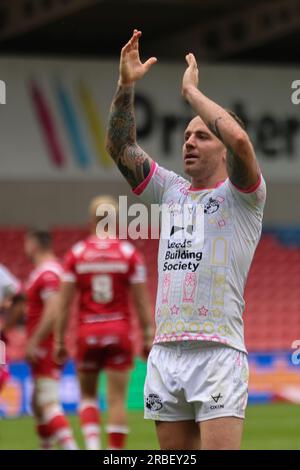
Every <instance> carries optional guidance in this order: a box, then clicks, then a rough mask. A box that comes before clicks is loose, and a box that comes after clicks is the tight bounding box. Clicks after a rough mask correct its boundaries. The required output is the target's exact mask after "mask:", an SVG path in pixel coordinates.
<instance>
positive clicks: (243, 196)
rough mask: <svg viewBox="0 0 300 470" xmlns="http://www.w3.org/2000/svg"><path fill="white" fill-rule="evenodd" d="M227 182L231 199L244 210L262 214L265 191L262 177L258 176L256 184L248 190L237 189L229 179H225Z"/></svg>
mask: <svg viewBox="0 0 300 470" xmlns="http://www.w3.org/2000/svg"><path fill="white" fill-rule="evenodd" d="M227 182H228V187H229V188H230V190H231V193H232V195H233V197H234V198H235V199H236V200H238V201H239V202H240V203H241V204H242V205H243V206H244V207H245V208H246V209H249V210H252V211H254V212H261V213H262V212H263V209H264V206H265V202H266V195H267V190H266V183H265V180H264V178H263V176H262V175H260V177H259V180H258V182H257V183H256V184H255V185H254V186H252V187H250V188H248V189H239V188H238V187H237V186H235V185H234V184H233V183H232V182H231V181H230V180H229V178H228V179H227Z"/></svg>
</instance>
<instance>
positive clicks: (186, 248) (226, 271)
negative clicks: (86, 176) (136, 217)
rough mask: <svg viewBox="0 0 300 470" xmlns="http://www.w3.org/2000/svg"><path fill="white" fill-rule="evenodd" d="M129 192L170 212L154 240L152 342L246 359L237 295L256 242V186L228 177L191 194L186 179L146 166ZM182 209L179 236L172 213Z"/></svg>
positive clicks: (260, 188)
mask: <svg viewBox="0 0 300 470" xmlns="http://www.w3.org/2000/svg"><path fill="white" fill-rule="evenodd" d="M134 193H135V194H137V195H141V197H142V199H143V201H144V202H146V203H150V204H155V203H156V204H166V205H167V207H168V208H169V213H170V214H169V216H168V217H170V221H171V225H170V234H169V237H168V238H167V237H165V239H163V238H162V235H161V237H160V243H159V252H158V289H157V298H156V310H155V320H156V334H155V340H154V343H163V342H170V341H186V340H200V341H215V342H218V343H223V344H225V345H228V346H230V347H233V348H236V349H238V350H240V351H244V352H247V351H246V348H245V344H244V327H243V311H244V307H245V302H244V298H243V294H244V287H245V283H246V279H247V275H248V271H249V268H250V264H251V261H252V258H253V255H254V252H255V249H256V246H257V244H258V241H259V239H260V236H261V229H262V217H263V208H264V205H265V199H266V185H265V182H264V179H263V178H262V177H260V179H259V181H258V183H257V184H256V185H255V186H253V187H252V188H249V189H248V190H247V191H241V190H239V189H237V188H236V187H235V186H234V185H233V184H232V183H231V182H230V180H229V179H228V178H227V179H226V180H225V181H223V182H221V183H219V185H218V186H217V187H216V188H213V189H212V188H210V189H192V188H191V185H190V182H188V181H187V180H186V179H184V178H182V177H181V176H178V175H177V174H175V173H173V172H172V171H168V170H166V169H165V168H162V167H160V166H158V165H157V164H156V163H153V165H152V168H151V172H150V174H149V175H148V177H147V178H146V179H145V181H143V182H142V183H141V184H140V185H139V186H138V187H137V188H136V189H135V190H134ZM199 204H202V205H203V206H201V207H202V208H203V211H202V213H203V217H202V220H203V219H204V220H203V227H204V238H202V237H201V234H200V233H199V234H197V233H195V232H196V230H198V231H200V230H201V223H200V224H198V225H197V223H196V222H197V220H198V221H199V218H200V216H199V212H197V220H196V219H195V214H196V210H197V206H199ZM185 205H186V206H185ZM184 206H185V207H186V208H187V207H188V208H189V209H188V210H189V211H190V213H191V214H192V219H191V220H192V221H191V222H188V223H190V225H189V226H188V227H185V230H183V228H184V227H183V226H182V225H180V223H178V207H182V208H183V207H184ZM165 207H166V206H165ZM174 208H175V209H174ZM176 214H177V218H176ZM162 223H163V221H162ZM195 227H196V230H195ZM193 231H194V233H193V234H192V236H191V237H190V236H189V233H190V232H193ZM198 235H199V236H198ZM180 237H181V238H180Z"/></svg>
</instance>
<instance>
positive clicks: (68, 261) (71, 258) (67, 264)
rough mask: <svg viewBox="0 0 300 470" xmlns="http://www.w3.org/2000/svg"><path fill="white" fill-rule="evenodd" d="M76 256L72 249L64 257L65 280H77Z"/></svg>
mask: <svg viewBox="0 0 300 470" xmlns="http://www.w3.org/2000/svg"><path fill="white" fill-rule="evenodd" d="M75 263H76V258H75V255H74V253H73V251H72V250H70V251H69V252H68V253H67V254H66V256H65V259H64V263H63V274H62V280H63V281H64V282H76V271H75Z"/></svg>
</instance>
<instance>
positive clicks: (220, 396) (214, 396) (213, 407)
mask: <svg viewBox="0 0 300 470" xmlns="http://www.w3.org/2000/svg"><path fill="white" fill-rule="evenodd" d="M211 398H212V399H213V401H214V402H215V403H218V401H219V400H220V398H223V395H221V393H219V394H218V395H211ZM222 408H224V404H219V405H212V406H210V409H211V410H219V409H222Z"/></svg>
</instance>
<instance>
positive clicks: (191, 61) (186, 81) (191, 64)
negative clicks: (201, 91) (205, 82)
mask: <svg viewBox="0 0 300 470" xmlns="http://www.w3.org/2000/svg"><path fill="white" fill-rule="evenodd" d="M185 60H186V61H187V64H188V67H187V69H186V71H185V72H184V75H183V79H182V94H183V96H185V94H186V92H187V91H188V89H189V88H190V87H194V88H198V83H199V70H198V65H197V61H196V59H195V56H194V54H192V53H189V54H187V55H186V56H185Z"/></svg>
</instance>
